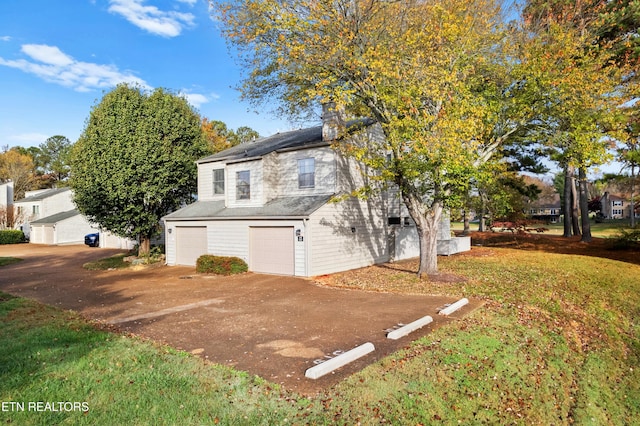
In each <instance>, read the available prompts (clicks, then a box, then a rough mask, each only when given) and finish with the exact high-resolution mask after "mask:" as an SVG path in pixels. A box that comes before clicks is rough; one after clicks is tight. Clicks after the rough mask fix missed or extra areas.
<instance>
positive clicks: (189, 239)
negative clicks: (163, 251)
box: [176, 226, 207, 265]
mask: <svg viewBox="0 0 640 426" xmlns="http://www.w3.org/2000/svg"><path fill="white" fill-rule="evenodd" d="M203 254H207V227H206V226H177V227H176V264H178V265H195V264H196V260H198V258H199V257H200V256H202V255H203Z"/></svg>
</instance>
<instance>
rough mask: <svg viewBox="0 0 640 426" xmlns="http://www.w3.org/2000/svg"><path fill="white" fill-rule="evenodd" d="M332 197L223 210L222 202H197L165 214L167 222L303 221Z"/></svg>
mask: <svg viewBox="0 0 640 426" xmlns="http://www.w3.org/2000/svg"><path fill="white" fill-rule="evenodd" d="M331 197H333V195H331V194H329V195H316V196H310V197H282V198H276V199H273V200H271V201H269V202H268V203H266V204H265V205H263V206H259V207H225V206H224V201H222V200H220V201H196V202H195V203H193V204H189V205H188V206H186V207H184V208H181V209H180V210H178V211H175V212H173V213H170V214H168V215H167V216H165V217H164V218H163V219H165V220H167V219H169V220H199V219H266V218H279V219H282V218H306V217H309V215H310V214H312V213H313V212H315V211H316V210H318V209H319V208H320V207H322V206H323V205H325V204H326V203H327V202H328V201H329V200H330V199H331Z"/></svg>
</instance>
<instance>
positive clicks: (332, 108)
mask: <svg viewBox="0 0 640 426" xmlns="http://www.w3.org/2000/svg"><path fill="white" fill-rule="evenodd" d="M346 130H347V120H346V117H345V113H344V108H343V107H341V106H337V105H336V103H335V102H327V103H324V104H322V140H323V141H324V142H332V141H336V140H338V139H339V138H340V137H342V136H343V135H344V134H345V132H346Z"/></svg>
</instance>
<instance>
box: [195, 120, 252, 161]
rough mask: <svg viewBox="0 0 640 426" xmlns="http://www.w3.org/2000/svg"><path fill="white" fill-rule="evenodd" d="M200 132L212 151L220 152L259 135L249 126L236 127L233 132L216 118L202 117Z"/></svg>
mask: <svg viewBox="0 0 640 426" xmlns="http://www.w3.org/2000/svg"><path fill="white" fill-rule="evenodd" d="M202 132H203V133H204V137H205V139H206V141H207V145H208V146H209V150H210V151H211V152H212V153H216V152H220V151H223V150H225V149H227V148H231V147H232V146H236V145H238V144H240V143H244V142H249V141H252V140H254V139H257V138H259V137H260V134H259V133H258V132H256V131H255V130H253V129H252V128H250V127H247V126H242V127H238V129H237V130H236V131H235V132H234V131H233V130H232V129H229V128H228V127H227V125H226V124H225V123H224V122H222V121H218V120H213V121H209V120H208V119H206V118H203V119H202Z"/></svg>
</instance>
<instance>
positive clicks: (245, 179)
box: [236, 170, 251, 200]
mask: <svg viewBox="0 0 640 426" xmlns="http://www.w3.org/2000/svg"><path fill="white" fill-rule="evenodd" d="M236 199H238V200H250V199H251V172H250V171H249V170H243V171H241V172H236Z"/></svg>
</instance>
